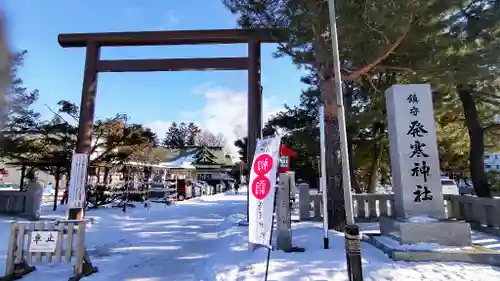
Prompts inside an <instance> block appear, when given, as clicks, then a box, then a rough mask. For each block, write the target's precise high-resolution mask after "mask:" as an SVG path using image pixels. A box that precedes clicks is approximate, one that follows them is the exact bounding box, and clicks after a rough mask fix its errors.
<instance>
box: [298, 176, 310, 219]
mask: <svg viewBox="0 0 500 281" xmlns="http://www.w3.org/2000/svg"><path fill="white" fill-rule="evenodd" d="M309 201H310V199H309V185H308V184H307V183H301V184H299V219H300V220H301V221H305V220H309V219H310V213H309Z"/></svg>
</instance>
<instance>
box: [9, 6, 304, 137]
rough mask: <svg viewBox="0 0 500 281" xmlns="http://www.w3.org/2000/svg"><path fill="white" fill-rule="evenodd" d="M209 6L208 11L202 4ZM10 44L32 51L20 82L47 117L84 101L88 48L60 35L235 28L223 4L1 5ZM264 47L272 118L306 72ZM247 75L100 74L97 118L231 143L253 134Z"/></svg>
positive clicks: (206, 51) (111, 53)
mask: <svg viewBox="0 0 500 281" xmlns="http://www.w3.org/2000/svg"><path fill="white" fill-rule="evenodd" d="M200 4H204V5H203V6H199V5H200ZM0 7H1V8H2V9H3V10H4V11H5V13H6V15H7V20H8V34H9V37H10V44H11V46H12V48H13V49H14V50H21V49H26V50H27V51H28V56H27V58H26V63H25V66H24V68H23V69H22V70H21V77H22V78H23V79H24V80H25V83H26V85H27V86H28V87H29V88H31V89H34V88H36V89H39V90H40V100H39V101H38V103H37V105H36V107H37V109H38V110H39V111H40V112H41V113H42V116H43V117H44V118H50V117H51V113H50V111H48V109H46V108H45V105H48V106H50V107H52V108H56V103H57V102H58V101H59V100H62V99H66V100H70V101H73V102H77V103H79V101H80V94H81V87H82V74H83V63H84V55H85V54H84V49H74V48H71V49H63V48H62V47H60V46H59V44H58V42H57V35H58V34H59V33H74V32H108V31H140V30H178V29H219V28H234V27H236V17H235V16H234V15H231V14H230V13H229V12H228V11H227V10H226V8H225V7H224V6H223V5H222V3H221V0H204V1H201V0H182V1H173V0H170V1H165V0H161V1H160V0H149V1H137V0H135V1H134V0H106V1H102V0H85V1H84V0H78V1H77V0H73V1H67V0H43V1H36V0H0ZM275 50H276V46H275V45H273V44H266V45H263V48H262V85H263V88H264V111H265V114H268V113H271V112H275V111H277V110H280V109H281V108H282V106H283V104H284V103H285V102H286V103H288V104H296V103H298V100H299V95H300V90H301V89H302V88H303V87H304V86H303V85H302V84H301V83H300V76H301V75H302V72H301V71H300V70H298V69H297V68H296V67H295V66H294V65H292V63H291V60H290V59H289V58H281V59H273V58H272V53H273V52H274V51H275ZM246 53H247V51H246V46H245V45H218V46H217V45H208V46H207V45H204V46H203V45H202V46H174V47H168V46H167V47H130V48H129V47H121V48H104V49H103V51H102V53H101V58H103V59H119V58H123V59H125V58H130V59H134V58H183V57H185V58H187V57H221V56H222V57H230V56H245V55H246ZM246 91H247V73H246V71H183V72H149V73H147V72H144V73H105V74H100V75H99V87H98V94H97V106H96V118H105V117H110V116H114V115H115V114H116V113H119V112H120V113H126V114H128V115H129V116H130V117H131V121H132V122H136V123H142V124H146V125H148V126H150V127H152V128H153V129H154V130H156V131H157V132H158V133H160V134H161V133H162V132H163V131H164V130H165V129H166V128H167V127H168V124H169V123H170V122H172V121H178V122H180V121H194V122H197V123H198V124H200V125H201V126H202V127H204V128H206V129H208V130H211V131H213V132H214V133H220V132H222V133H224V134H225V135H226V136H227V138H228V141H232V140H233V139H234V138H236V137H238V136H240V135H243V134H245V132H246V114H245V110H246Z"/></svg>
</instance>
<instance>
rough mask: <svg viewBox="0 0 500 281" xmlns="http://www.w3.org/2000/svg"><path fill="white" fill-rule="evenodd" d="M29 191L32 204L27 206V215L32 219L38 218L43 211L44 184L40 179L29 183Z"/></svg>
mask: <svg viewBox="0 0 500 281" xmlns="http://www.w3.org/2000/svg"><path fill="white" fill-rule="evenodd" d="M27 193H28V198H27V200H28V201H29V202H30V204H27V206H26V215H27V216H28V217H29V218H30V219H32V220H38V219H40V215H41V211H42V210H41V209H42V200H43V186H41V185H40V183H38V181H33V182H31V183H29V184H28V185H27Z"/></svg>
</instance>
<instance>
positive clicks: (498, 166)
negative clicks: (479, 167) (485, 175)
mask: <svg viewBox="0 0 500 281" xmlns="http://www.w3.org/2000/svg"><path fill="white" fill-rule="evenodd" d="M484 166H485V168H486V170H487V171H498V172H500V153H486V154H485V155H484Z"/></svg>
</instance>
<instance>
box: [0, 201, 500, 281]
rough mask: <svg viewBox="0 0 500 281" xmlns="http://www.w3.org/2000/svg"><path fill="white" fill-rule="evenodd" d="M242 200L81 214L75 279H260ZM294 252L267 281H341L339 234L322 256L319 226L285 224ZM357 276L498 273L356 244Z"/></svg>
mask: <svg viewBox="0 0 500 281" xmlns="http://www.w3.org/2000/svg"><path fill="white" fill-rule="evenodd" d="M245 200H246V195H245V194H244V193H241V195H234V194H230V193H228V194H218V195H215V196H207V197H202V198H198V199H196V200H189V201H186V202H182V203H179V204H177V205H173V206H167V207H165V205H163V204H153V205H152V208H151V210H150V211H147V210H146V209H145V208H144V207H143V206H141V205H138V206H137V207H136V208H132V209H129V210H128V211H127V213H123V212H122V211H121V210H120V209H115V208H112V209H99V210H92V211H89V212H88V213H87V216H88V217H93V218H94V224H92V225H90V226H89V228H88V231H87V243H86V244H87V249H88V253H89V255H90V258H91V259H92V262H93V263H94V264H95V265H96V266H98V267H99V272H98V273H96V274H94V275H91V276H89V277H87V278H85V279H83V280H88V281H104V280H113V281H119V280H128V281H146V280H148V281H153V280H154V281H158V280H168V281H184V280H193V281H212V280H217V281H243V280H249V281H250V280H259V281H261V280H263V276H264V271H265V263H266V256H267V250H266V249H260V250H257V251H256V252H249V251H247V250H246V249H247V244H246V238H247V236H246V235H247V229H246V228H245V227H241V226H238V225H237V222H238V221H240V220H242V219H244V214H245V212H246V205H245V203H246V202H245ZM47 207H48V208H47V209H46V211H45V215H44V218H63V217H64V211H65V210H64V209H61V210H59V211H57V212H55V213H53V212H51V211H49V210H50V206H47ZM8 223H9V220H8V219H5V218H3V219H0V243H1V244H0V270H1V271H0V275H1V274H3V272H4V266H5V253H6V249H5V248H6V244H7V238H8V237H7V235H8V229H9V228H8ZM293 227H294V229H293V240H294V245H295V246H299V247H304V248H306V252H304V253H293V254H285V253H283V252H278V251H274V252H272V254H271V262H270V275H269V279H268V280H280V281H282V280H283V281H286V280H293V281H295V280H335V281H337V280H347V276H346V266H345V254H344V250H343V247H344V246H343V245H344V241H343V235H342V234H338V233H331V234H330V246H331V247H330V250H323V249H322V243H323V239H322V229H321V224H317V223H312V222H303V223H298V224H294V225H293ZM362 253H363V266H364V268H363V271H364V277H365V281H368V280H405V281H411V280H432V281H440V280H447V281H448V280H500V269H499V268H495V267H491V266H479V265H471V264H464V263H406V262H394V261H391V260H390V259H389V258H388V257H387V256H386V255H385V254H383V253H382V252H381V251H379V250H378V249H376V248H374V247H372V246H370V245H368V244H365V243H363V244H362ZM37 268H38V270H37V271H35V272H33V273H31V274H30V275H27V276H26V277H25V278H23V280H27V281H30V280H36V281H40V280H47V281H49V280H50V281H59V280H68V277H69V276H70V275H71V270H72V268H71V266H68V265H51V266H38V267H37Z"/></svg>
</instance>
